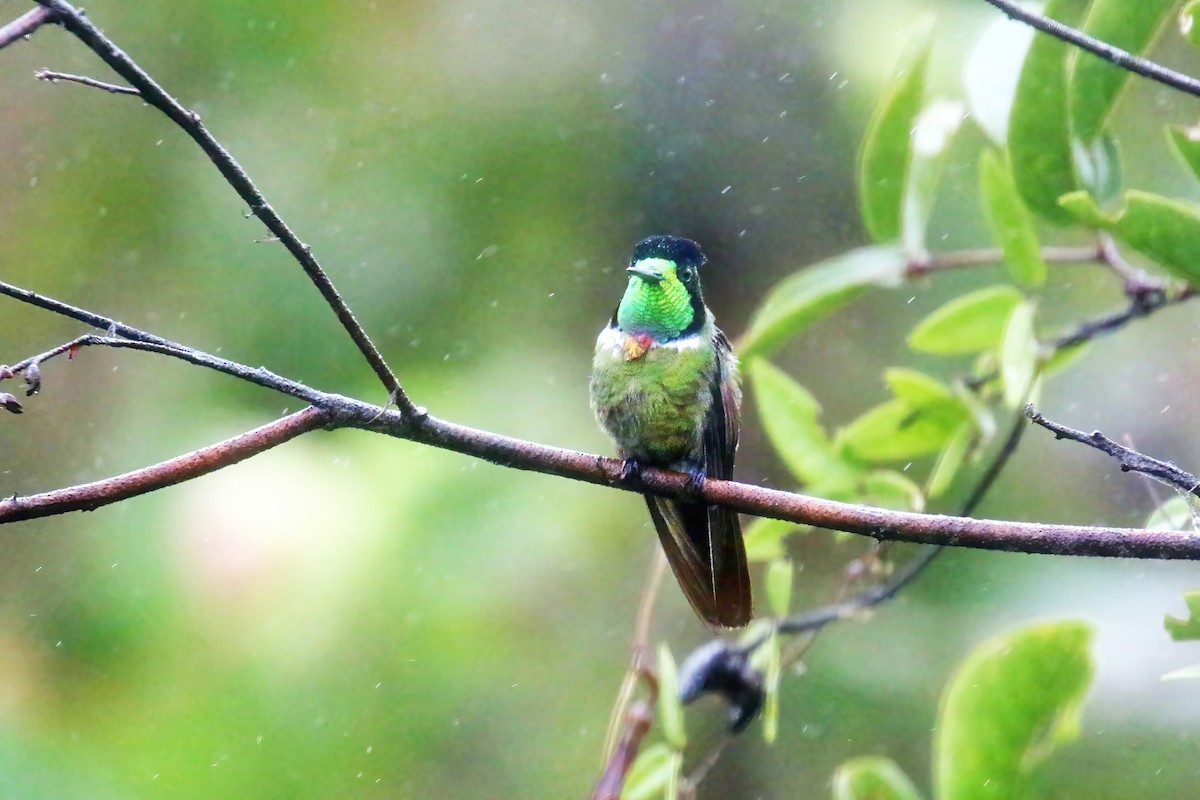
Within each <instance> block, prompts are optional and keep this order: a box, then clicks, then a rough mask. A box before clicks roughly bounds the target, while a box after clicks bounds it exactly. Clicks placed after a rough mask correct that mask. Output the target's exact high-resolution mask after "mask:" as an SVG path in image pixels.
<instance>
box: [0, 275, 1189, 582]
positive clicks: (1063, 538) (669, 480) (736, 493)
mask: <svg viewBox="0 0 1200 800" xmlns="http://www.w3.org/2000/svg"><path fill="white" fill-rule="evenodd" d="M0 289H3V290H4V291H3V293H4V294H8V295H9V296H11V297H15V298H17V299H20V300H23V301H25V302H29V303H32V304H34V305H36V306H39V307H41V308H45V309H48V310H52V311H55V312H56V313H62V314H65V315H66V316H69V317H71V318H73V319H79V320H81V321H87V322H88V324H91V325H96V326H105V325H107V326H109V329H110V330H112V331H114V332H116V333H117V334H119V335H121V336H129V337H130V338H137V339H139V340H140V341H143V342H147V343H150V344H155V345H159V346H161V348H162V352H163V353H164V354H165V355H170V356H172V357H181V356H180V352H181V351H187V352H189V353H194V354H196V355H197V357H196V358H195V359H194V360H193V359H190V358H189V359H186V360H190V361H192V363H196V364H199V365H201V366H205V367H209V368H212V369H218V370H219V371H221V372H225V373H227V374H231V375H235V376H237V377H242V375H241V374H239V373H244V374H246V375H247V376H255V379H254V382H255V383H257V384H258V385H262V386H267V387H269V388H274V389H278V390H279V391H284V392H286V393H288V394H291V395H293V396H300V397H303V398H304V399H305V400H307V401H309V402H310V403H311V404H312V405H313V406H315V407H317V408H319V409H320V410H321V411H323V412H324V413H325V414H326V416H325V427H328V428H358V429H361V430H367V431H374V432H376V433H383V434H386V435H388V436H393V437H396V438H400V439H408V440H410V441H413V442H418V443H420V444H426V445H430V446H432V447H438V448H441V449H444V450H450V451H453V452H456V453H462V454H464V455H468V456H474V457H476V458H480V459H483V460H485V461H490V462H492V463H493V464H497V465H500V466H503V467H510V468H513V469H522V470H530V471H534V472H541V473H545V474H547V475H555V476H558V477H561V478H571V479H573V480H578V481H583V482H586V483H592V484H599V485H603V486H611V487H615V488H619V489H623V490H625V491H630V492H649V493H652V494H657V495H662V496H664V497H676V498H680V499H690V500H703V501H705V502H707V503H710V504H713V505H720V506H725V507H727V508H732V509H734V510H736V511H740V512H742V513H745V514H753V515H755V516H760V517H770V518H773V519H782V520H787V521H789V522H796V523H799V524H802V525H814V526H816V527H819V528H827V529H829V530H837V531H846V532H848V533H857V534H860V535H863V536H870V537H872V538H874V539H877V540H880V541H885V540H886V541H901V542H913V543H918V544H942V545H948V546H952V547H973V548H978V549H983V550H1005V551H1011V552H1024V553H1044V554H1050V555H1077V556H1113V557H1124V558H1150V559H1191V560H1200V538H1197V537H1193V536H1190V535H1188V536H1185V535H1182V534H1180V533H1178V532H1175V531H1144V530H1140V529H1130V528H1101V527H1088V526H1079V525H1044V524H1039V523H1028V522H1000V521H994V520H980V519H969V518H965V517H950V516H941V515H934V514H916V513H911V512H900V511H889V510H886V509H881V508H871V507H869V506H858V505H853V504H850V503H840V502H837V501H834V500H824V499H821V498H816V497H807V496H805V495H801V494H793V493H791V492H784V491H779V490H777V489H767V488H763V487H760V486H750V485H748V484H742V483H735V482H733V481H719V480H706V481H704V482H703V484H702V485H701V486H699V487H697V486H696V485H695V482H694V481H693V480H692V479H691V478H689V476H687V475H684V474H682V473H678V472H670V471H667V470H659V469H649V468H648V469H645V470H643V471H642V472H641V474H640V475H638V476H624V477H623V473H624V472H625V470H624V464H623V462H622V461H620V460H619V459H615V458H605V457H603V456H597V455H592V454H589V453H580V452H578V451H575V450H567V449H564V448H559V447H550V446H548V445H542V444H536V443H534V442H529V441H524V440H522V439H514V438H512V437H509V436H503V435H501V434H497V433H491V432H489V431H483V430H479V429H477V428H470V427H467V426H465V425H458V424H456V423H453V422H448V421H446V420H442V419H438V418H436V417H433V416H430V415H427V414H421V415H419V416H416V417H413V416H409V415H407V414H405V413H404V412H402V411H400V412H394V411H387V410H385V409H383V408H380V407H378V406H375V405H372V404H370V403H364V402H361V401H359V400H354V399H351V398H348V397H343V396H341V395H337V394H330V393H325V392H321V391H318V390H316V389H312V388H310V387H307V386H305V385H304V384H301V383H298V382H295V381H289V380H287V379H285V378H280V377H279V376H276V375H274V373H270V372H268V371H266V370H255V369H254V368H253V367H248V366H245V365H243V364H237V363H235V362H230V361H226V360H225V359H219V358H217V357H216V356H211V355H209V354H206V353H200V351H195V350H190V349H189V348H185V347H183V346H182V345H178V344H175V343H174V342H170V341H168V340H166V339H162V338H161V337H157V336H154V335H153V334H150V333H146V332H145V331H140V330H138V329H136V328H132V327H130V326H128V325H122V324H120V323H115V322H113V321H112V320H109V319H108V318H106V317H103V316H101V315H99V314H94V313H92V312H90V311H86V310H84V309H79V308H75V307H74V306H69V305H67V304H65V303H61V302H59V301H57V300H51V299H50V298H47V297H44V296H42V295H38V294H36V293H33V292H29V291H26V290H23V289H18V288H17V287H13V286H10V285H8V284H0ZM147 349H148V348H147ZM247 379H249V378H247ZM151 469H152V468H151ZM131 474H132V475H136V474H137V473H131ZM128 477H129V476H122V478H123V479H124V478H128ZM186 477H187V475H186V474H184V473H180V474H179V476H178V480H175V481H173V482H174V483H178V482H179V481H180V480H183V479H185V478H186ZM164 485H169V484H164ZM90 487H91V488H90V490H89V494H88V496H87V497H86V498H85V499H83V500H81V501H80V502H77V503H74V504H72V503H70V502H64V503H60V502H58V501H54V502H51V499H50V498H49V495H45V494H43V495H34V496H33V497H27V498H24V499H23V504H24V505H23V506H22V509H21V512H22V513H21V515H20V516H19V517H16V516H14V515H15V513H16V511H17V510H18V509H16V508H14V507H13V506H12V504H11V503H10V504H9V505H3V504H0V523H4V522H12V521H15V519H17V518H20V519H28V518H30V517H31V516H39V517H43V516H51V515H54V514H61V513H65V512H68V511H78V510H84V509H91V508H95V507H97V506H98V505H104V504H105V502H115V500H119V499H124V497H126V496H128V495H127V494H123V488H122V484H121V482H120V481H118V480H116V479H108V480H107V481H98V482H96V483H95V484H90ZM153 488H158V487H153ZM60 491H70V490H60ZM50 494H53V493H50ZM101 501H102V502H101ZM30 503H33V504H34V506H36V508H33V509H32V510H31V509H30V508H29V507H28V506H29V505H30ZM33 512H36V513H33Z"/></svg>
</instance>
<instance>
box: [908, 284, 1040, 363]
mask: <svg viewBox="0 0 1200 800" xmlns="http://www.w3.org/2000/svg"><path fill="white" fill-rule="evenodd" d="M1022 299H1023V298H1022V296H1021V293H1020V292H1019V291H1017V290H1016V289H1014V288H1013V287H1011V286H989V287H987V288H985V289H978V290H976V291H974V292H970V293H968V294H964V295H962V296H961V297H956V298H954V299H953V300H951V301H950V302H948V303H946V304H945V305H944V306H942V307H941V308H939V309H937V310H936V311H934V312H933V313H932V314H930V315H929V316H927V317H926V318H925V319H923V320H921V321H920V322H919V323H918V324H917V327H915V328H913V332H912V333H910V334H909V335H908V346H909V347H911V348H912V349H914V350H919V351H921V352H924V353H936V354H938V355H953V354H956V353H977V352H979V351H981V350H990V349H992V348H994V347H995V346H996V345H998V344H999V343H1000V339H1001V337H1002V336H1003V335H1004V327H1005V325H1006V324H1007V323H1008V318H1009V316H1011V315H1012V311H1013V309H1014V308H1016V307H1017V305H1018V304H1020V302H1021V300H1022Z"/></svg>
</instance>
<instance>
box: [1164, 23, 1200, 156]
mask: <svg viewBox="0 0 1200 800" xmlns="http://www.w3.org/2000/svg"><path fill="white" fill-rule="evenodd" d="M1197 2H1198V3H1200V0H1197ZM1167 139H1168V140H1169V141H1170V142H1171V149H1173V150H1174V151H1175V155H1177V156H1179V158H1180V159H1181V160H1182V161H1183V163H1185V164H1187V165H1188V169H1190V170H1191V171H1192V174H1193V175H1195V176H1196V177H1197V178H1200V127H1193V128H1185V127H1184V126H1182V125H1168V126H1167Z"/></svg>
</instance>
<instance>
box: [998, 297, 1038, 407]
mask: <svg viewBox="0 0 1200 800" xmlns="http://www.w3.org/2000/svg"><path fill="white" fill-rule="evenodd" d="M1033 311H1034V305H1033V303H1031V302H1028V301H1026V302H1024V303H1021V304H1020V305H1018V306H1017V307H1016V308H1014V309H1013V312H1012V314H1011V315H1009V318H1008V324H1007V325H1006V326H1005V327H1004V341H1003V342H1001V344H1000V382H1001V383H1002V385H1003V386H1004V404H1005V405H1007V406H1008V407H1009V408H1016V407H1018V406H1021V405H1024V404H1025V403H1026V402H1028V401H1029V391H1030V389H1031V388H1032V386H1033V379H1034V377H1035V376H1036V375H1037V370H1038V356H1039V354H1040V353H1041V345H1039V344H1038V340H1037V336H1036V335H1035V334H1034V330H1033Z"/></svg>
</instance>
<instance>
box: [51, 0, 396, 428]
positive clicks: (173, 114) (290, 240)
mask: <svg viewBox="0 0 1200 800" xmlns="http://www.w3.org/2000/svg"><path fill="white" fill-rule="evenodd" d="M37 2H38V3H39V5H41V6H42V7H43V8H45V9H48V10H49V11H50V12H51V15H52V16H53V17H54V18H55V19H56V20H57V21H58V22H59V24H61V25H62V26H63V27H64V28H66V29H67V30H68V31H70V32H71V33H72V34H73V35H74V36H75V38H77V39H79V41H81V42H82V43H83V44H84V45H86V46H87V47H88V49H90V50H91V51H92V52H93V53H95V54H96V55H97V56H99V57H100V58H101V59H102V60H103V61H104V62H105V63H106V64H108V66H109V67H111V68H112V69H113V71H115V72H116V73H117V74H118V75H120V76H121V77H122V78H124V79H125V80H126V81H128V82H129V84H130V85H131V86H132V87H133V88H134V90H136V91H137V92H138V94H140V95H141V97H142V99H143V100H145V101H146V102H147V103H148V104H150V105H152V106H154V107H155V108H157V109H158V110H159V111H161V112H162V113H163V114H165V115H166V116H167V117H168V118H169V119H170V120H171V121H172V122H174V123H175V124H176V125H178V126H179V127H180V128H181V129H183V131H184V132H185V133H186V134H187V135H188V136H190V137H191V138H192V140H193V141H194V142H196V144H198V145H199V146H200V149H201V150H203V151H204V154H205V155H207V156H208V158H209V160H210V161H212V163H213V165H214V166H216V168H217V170H218V171H220V173H221V175H222V176H223V177H224V178H225V180H226V182H227V183H229V185H230V186H231V187H233V190H234V191H236V192H237V194H238V196H239V197H241V198H242V200H243V201H244V202H245V203H246V204H247V205H248V206H249V208H250V211H251V212H252V213H253V214H254V215H255V216H256V217H258V218H259V219H260V220H262V222H263V224H264V225H266V226H267V229H268V230H269V231H270V232H271V235H272V236H274V237H276V238H277V239H279V241H280V242H282V243H283V246H284V247H286V248H287V251H288V252H289V253H291V255H292V258H294V259H295V260H296V262H297V263H298V264H299V265H300V267H301V268H302V269H303V270H304V273H305V274H306V275H307V276H308V278H309V280H310V281H311V282H312V283H313V285H314V286H316V288H317V290H318V291H319V292H320V293H321V296H322V297H323V298H325V302H326V303H327V304H328V305H329V307H330V308H331V309H332V310H333V312H334V314H336V315H337V318H338V320H339V321H340V322H341V323H342V327H343V328H344V329H345V330H346V332H347V333H348V334H349V335H350V338H351V339H352V340H353V341H354V344H355V345H356V346H357V347H358V350H359V352H360V353H362V355H363V357H364V358H365V359H366V361H367V363H368V364H370V366H371V368H372V370H374V372H375V375H376V376H377V377H378V378H379V380H380V382H382V383H383V385H384V388H386V389H387V391H388V395H389V397H390V399H391V400H392V402H394V403H395V404H396V405H397V407H398V408H399V409H400V410H401V411H402V412H404V413H405V414H406V415H408V416H414V415H417V414H418V413H419V412H418V411H417V409H416V407H415V406H414V405H413V403H412V401H411V400H409V398H408V395H406V394H405V393H404V390H403V389H402V388H401V387H400V382H399V381H398V380H397V378H396V376H395V374H394V373H393V372H392V370H391V368H390V367H388V365H387V362H386V361H385V360H384V358H383V355H382V354H381V353H380V352H379V350H378V348H376V347H375V344H374V342H372V341H371V338H370V337H369V336H368V335H367V332H366V331H365V330H364V329H363V327H362V325H361V324H359V322H358V320H357V319H355V317H354V313H353V312H352V311H351V310H350V306H349V305H347V304H346V301H345V300H343V299H342V297H341V295H340V294H339V293H338V291H337V289H336V288H335V287H334V285H333V281H331V280H330V279H329V276H328V275H327V274H326V273H325V270H324V269H322V267H321V265H320V263H319V262H318V261H317V259H316V257H315V256H313V254H312V250H311V249H310V248H309V246H308V245H306V244H305V243H304V242H302V241H300V238H299V237H298V236H297V235H296V234H295V233H294V232H293V231H292V229H291V228H290V227H288V225H287V224H286V223H285V222H284V221H283V218H282V217H280V216H279V214H278V213H277V212H276V211H275V209H274V208H273V207H272V206H271V205H270V204H269V203H268V202H267V200H266V198H265V197H264V196H263V194H262V192H260V191H259V189H258V187H257V186H256V185H255V184H254V182H253V181H251V180H250V177H249V176H248V175H247V174H246V171H245V170H244V169H242V166H241V164H239V163H238V162H237V160H236V159H234V157H233V156H232V155H231V154H230V153H229V151H228V150H226V149H225V147H224V146H223V145H222V144H221V143H220V142H218V141H217V140H216V139H215V138H214V137H213V135H212V134H211V133H209V131H208V129H207V128H206V127H205V126H204V124H203V123H202V122H201V121H200V115H199V114H196V113H195V112H193V111H190V110H188V109H187V108H184V106H183V105H182V104H181V103H180V102H179V101H178V100H176V99H175V98H174V97H172V96H171V95H170V94H168V93H167V92H166V90H165V89H163V88H162V87H161V86H159V85H158V83H157V82H156V81H155V80H154V79H153V78H151V77H150V75H149V74H148V73H147V72H146V71H145V70H143V69H142V68H141V67H140V66H138V64H137V63H136V62H134V60H133V59H131V58H130V57H129V56H128V55H126V54H125V53H124V52H123V51H122V50H121V49H120V48H119V47H117V46H116V44H114V43H113V42H112V41H111V40H110V39H109V38H108V37H106V36H105V35H104V34H103V33H101V32H100V30H99V29H98V28H97V27H96V26H95V25H93V24H92V23H91V22H90V21H89V20H88V19H87V18H86V17H85V16H84V15H83V14H82V13H81V12H80V11H79V10H78V9H76V8H75V7H74V6H72V5H71V4H70V3H67V2H65V0H37Z"/></svg>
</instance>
